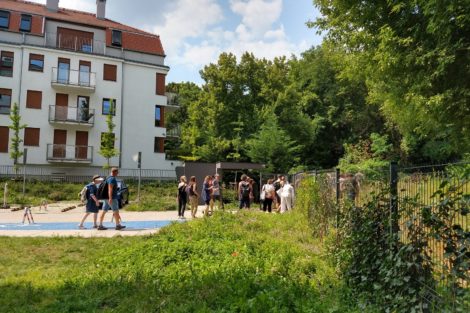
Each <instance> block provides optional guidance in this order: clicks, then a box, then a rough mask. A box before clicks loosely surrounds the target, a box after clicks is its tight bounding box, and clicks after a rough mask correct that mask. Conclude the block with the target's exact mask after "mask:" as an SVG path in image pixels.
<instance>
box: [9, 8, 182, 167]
mask: <svg viewBox="0 0 470 313" xmlns="http://www.w3.org/2000/svg"><path fill="white" fill-rule="evenodd" d="M96 4H97V11H96V14H91V13H86V12H80V11H75V10H69V9H63V8H60V7H59V0H47V4H46V5H41V4H37V3H31V2H27V1H19V0H0V164H1V165H13V161H12V160H11V159H10V157H9V150H10V147H9V146H10V143H11V138H12V136H13V132H12V131H11V130H10V129H9V128H8V126H9V125H10V124H11V121H10V117H9V115H10V112H11V108H12V107H13V104H14V103H17V104H18V105H19V110H20V115H21V121H22V123H24V124H26V125H27V127H26V128H25V129H24V130H22V131H21V134H20V137H21V139H23V140H24V141H23V143H22V144H21V149H23V148H27V149H28V159H27V162H28V164H34V165H38V166H44V167H50V168H51V170H53V169H54V168H60V167H73V168H90V167H102V166H103V165H104V164H105V163H106V159H105V158H103V157H102V156H101V155H100V154H99V151H100V147H101V137H102V134H103V133H105V132H106V131H107V124H106V118H107V115H108V114H113V113H114V116H113V121H114V124H115V125H116V128H115V129H114V135H115V148H116V149H117V150H118V151H119V156H117V157H115V158H113V159H111V162H110V163H111V164H112V165H116V166H119V167H122V168H136V166H137V165H136V162H135V160H134V159H133V157H134V156H135V155H136V154H137V153H138V152H139V151H140V152H142V168H146V169H167V170H171V169H174V167H175V166H176V165H177V162H174V161H169V160H166V158H165V152H164V140H165V137H166V129H165V113H166V112H168V111H169V110H171V108H172V107H171V106H169V105H168V103H167V97H166V96H165V76H166V74H167V73H168V71H169V67H168V66H165V64H164V60H165V54H164V50H163V47H162V44H161V42H160V38H159V36H157V35H153V34H150V33H147V32H144V31H142V30H139V29H135V28H132V27H129V26H126V25H123V24H120V23H118V22H114V21H111V20H109V19H106V17H105V11H106V0H97V1H96ZM111 106H114V107H115V108H114V109H113V108H111ZM19 161H20V162H21V160H19Z"/></svg>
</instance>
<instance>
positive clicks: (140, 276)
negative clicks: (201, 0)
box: [0, 212, 359, 313]
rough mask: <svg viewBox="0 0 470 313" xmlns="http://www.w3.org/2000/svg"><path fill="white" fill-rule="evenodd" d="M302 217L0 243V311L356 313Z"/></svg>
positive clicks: (254, 215)
mask: <svg viewBox="0 0 470 313" xmlns="http://www.w3.org/2000/svg"><path fill="white" fill-rule="evenodd" d="M310 234H311V233H310V231H309V230H308V225H307V222H306V220H305V218H304V217H303V216H302V215H301V214H295V213H294V214H285V215H276V214H272V215H267V214H261V213H258V212H240V213H238V214H231V213H217V214H215V215H214V216H213V217H212V218H208V219H200V220H196V221H193V222H188V223H183V224H174V225H171V226H169V227H167V228H165V229H163V230H162V231H161V232H160V233H159V234H157V235H154V236H150V237H143V238H142V237H139V238H112V239H80V238H42V239H40V238H27V239H26V238H25V239H20V238H1V242H2V248H1V249H2V251H1V252H0V305H1V308H2V311H4V312H54V313H59V312H359V310H357V309H356V308H355V306H354V304H351V302H350V301H348V300H347V299H348V297H347V292H346V289H345V287H344V286H342V285H341V283H340V282H339V280H338V278H337V277H336V275H335V272H334V270H333V268H331V267H330V266H329V265H328V263H327V262H326V261H325V260H324V256H323V252H322V247H321V245H320V244H319V243H318V242H317V241H316V240H315V239H313V238H312V236H311V235H310Z"/></svg>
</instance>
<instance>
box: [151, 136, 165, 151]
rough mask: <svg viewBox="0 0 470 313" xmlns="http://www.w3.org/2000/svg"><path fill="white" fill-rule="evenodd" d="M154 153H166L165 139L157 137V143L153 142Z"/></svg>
mask: <svg viewBox="0 0 470 313" xmlns="http://www.w3.org/2000/svg"><path fill="white" fill-rule="evenodd" d="M153 152H155V153H165V138H163V137H155V141H154V142H153Z"/></svg>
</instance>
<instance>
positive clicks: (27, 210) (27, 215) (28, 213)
mask: <svg viewBox="0 0 470 313" xmlns="http://www.w3.org/2000/svg"><path fill="white" fill-rule="evenodd" d="M26 218H28V223H29V224H31V221H32V222H33V224H34V219H33V213H31V207H29V206H25V207H24V214H23V224H24V221H25V219H26ZM30 218H31V219H30Z"/></svg>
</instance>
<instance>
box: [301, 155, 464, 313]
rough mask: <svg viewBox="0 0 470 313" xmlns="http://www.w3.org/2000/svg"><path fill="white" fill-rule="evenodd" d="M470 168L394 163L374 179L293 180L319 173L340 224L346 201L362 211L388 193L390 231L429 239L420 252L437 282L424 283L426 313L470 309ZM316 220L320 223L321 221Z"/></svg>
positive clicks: (404, 239)
mask: <svg viewBox="0 0 470 313" xmlns="http://www.w3.org/2000/svg"><path fill="white" fill-rule="evenodd" d="M469 168H470V164H468V163H457V164H446V165H430V166H420V167H407V168H398V167H397V166H396V164H395V165H392V164H391V166H390V169H389V170H383V171H376V172H375V173H374V175H373V176H369V177H368V176H367V175H363V174H361V173H341V172H339V170H321V171H318V170H317V171H310V172H303V173H298V174H295V175H293V182H294V184H295V186H299V184H300V183H301V182H302V181H303V180H304V179H305V178H308V177H314V179H315V181H316V182H317V183H318V184H317V187H318V188H320V192H319V194H323V197H325V195H327V196H326V198H325V199H328V201H330V204H331V203H334V204H335V205H336V209H335V214H336V226H338V223H339V221H340V220H341V216H342V215H343V210H347V205H345V204H346V203H348V202H349V204H351V203H353V204H354V206H355V207H356V208H359V209H360V208H361V207H363V206H364V205H366V204H367V203H368V202H370V201H372V199H373V197H374V195H377V194H382V195H384V197H383V198H382V201H383V202H386V203H388V205H389V210H390V217H389V219H390V221H389V222H390V225H391V227H390V232H391V233H396V238H398V240H399V241H400V242H401V243H403V244H406V243H409V242H410V238H412V237H413V236H415V237H416V236H418V238H412V240H417V241H420V242H424V248H422V249H423V251H420V252H421V254H422V255H423V256H424V257H425V258H427V259H429V263H430V264H431V267H432V274H433V277H434V281H435V283H433V284H425V285H423V286H422V289H423V291H424V292H423V294H425V295H426V299H424V302H427V304H426V307H425V308H423V311H425V312H470V302H469V299H470V292H469V287H470V281H469V278H470V271H469V268H470V266H469V264H470V246H469V245H470V216H469V214H468V213H470V212H469V205H470V181H469V177H470V175H469V173H470V170H469ZM312 192H314V190H312ZM317 192H318V191H317ZM315 209H317V210H318V208H313V210H315ZM310 217H311V214H310V213H309V218H310ZM315 218H316V219H317V220H316V221H314V222H315V223H321V222H322V221H320V220H318V218H319V217H318V216H315ZM416 229H419V231H418V232H417V231H416ZM411 232H413V233H411ZM391 249H392V248H391ZM391 253H394V251H391Z"/></svg>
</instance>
